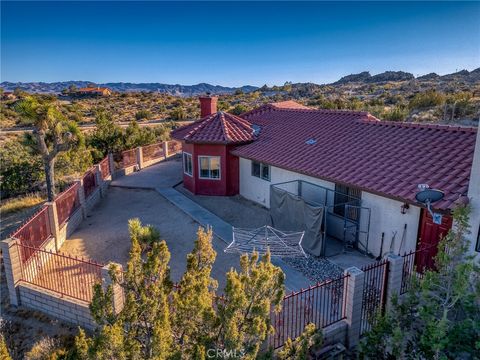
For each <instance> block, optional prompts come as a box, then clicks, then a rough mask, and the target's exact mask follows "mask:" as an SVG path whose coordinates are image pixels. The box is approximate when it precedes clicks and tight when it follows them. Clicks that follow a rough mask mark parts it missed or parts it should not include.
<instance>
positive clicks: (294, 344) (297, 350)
mask: <svg viewBox="0 0 480 360" xmlns="http://www.w3.org/2000/svg"><path fill="white" fill-rule="evenodd" d="M322 343H323V334H322V331H321V330H318V329H316V328H315V325H314V324H312V323H310V324H308V325H307V326H305V330H304V331H303V333H302V335H300V336H299V337H297V338H296V339H295V340H291V339H290V338H289V339H287V341H286V343H285V345H284V346H283V348H282V350H280V351H279V352H278V359H279V360H304V359H309V358H310V357H309V353H310V352H312V351H314V350H317V349H319V348H320V347H321V346H322ZM312 358H313V357H312Z"/></svg>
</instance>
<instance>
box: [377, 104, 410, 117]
mask: <svg viewBox="0 0 480 360" xmlns="http://www.w3.org/2000/svg"><path fill="white" fill-rule="evenodd" d="M407 116H408V110H407V109H405V108H403V107H401V106H395V107H393V108H390V109H388V110H385V111H384V112H383V114H382V119H384V120H389V121H404V120H405V119H406V118H407Z"/></svg>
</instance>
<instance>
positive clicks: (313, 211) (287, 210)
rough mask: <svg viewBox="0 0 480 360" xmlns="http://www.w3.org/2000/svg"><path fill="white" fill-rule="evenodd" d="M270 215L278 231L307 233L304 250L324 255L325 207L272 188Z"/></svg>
mask: <svg viewBox="0 0 480 360" xmlns="http://www.w3.org/2000/svg"><path fill="white" fill-rule="evenodd" d="M270 215H271V217H272V225H273V227H274V228H276V229H278V230H286V231H305V235H304V237H303V241H302V247H303V249H304V250H305V251H306V252H308V253H310V254H312V255H315V256H320V255H323V254H322V250H323V241H324V239H323V236H322V225H323V216H324V211H323V207H318V206H312V205H309V204H307V203H306V202H305V201H304V200H303V199H301V198H299V197H298V196H296V195H293V194H291V193H289V192H287V191H285V190H281V189H278V188H276V187H275V186H271V187H270Z"/></svg>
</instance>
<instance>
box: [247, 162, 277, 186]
mask: <svg viewBox="0 0 480 360" xmlns="http://www.w3.org/2000/svg"><path fill="white" fill-rule="evenodd" d="M254 163H257V164H259V165H260V175H259V176H255V175H253V164H254ZM264 167H267V168H268V179H265V178H264V177H263V176H262V169H263V168H264ZM250 175H252V176H253V177H256V178H258V179H261V180H265V181H268V182H270V181H271V179H272V168H271V166H270V165H268V164H265V163H263V162H261V161H255V160H251V161H250Z"/></svg>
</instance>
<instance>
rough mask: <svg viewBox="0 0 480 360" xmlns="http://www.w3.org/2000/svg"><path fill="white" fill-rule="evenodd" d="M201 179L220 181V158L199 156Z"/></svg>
mask: <svg viewBox="0 0 480 360" xmlns="http://www.w3.org/2000/svg"><path fill="white" fill-rule="evenodd" d="M198 164H199V169H198V171H199V177H200V179H215V180H219V179H220V156H199V157H198Z"/></svg>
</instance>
